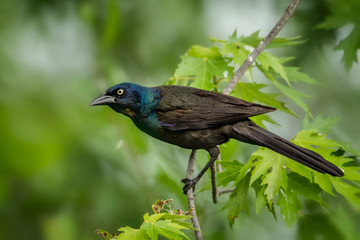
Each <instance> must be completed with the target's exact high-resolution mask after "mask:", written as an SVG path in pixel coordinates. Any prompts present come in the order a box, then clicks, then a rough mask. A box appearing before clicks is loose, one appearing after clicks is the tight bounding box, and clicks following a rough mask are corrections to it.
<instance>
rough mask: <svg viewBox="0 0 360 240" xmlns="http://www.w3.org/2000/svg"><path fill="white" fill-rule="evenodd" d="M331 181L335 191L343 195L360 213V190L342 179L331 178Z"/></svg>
mask: <svg viewBox="0 0 360 240" xmlns="http://www.w3.org/2000/svg"><path fill="white" fill-rule="evenodd" d="M330 180H331V183H332V184H333V186H334V188H335V190H336V191H337V192H338V193H340V194H341V195H343V196H344V197H345V198H346V200H348V201H349V203H350V204H351V205H352V206H353V207H354V208H355V209H356V210H358V211H360V189H359V188H357V187H354V186H352V185H350V184H348V183H345V182H344V181H342V180H341V179H340V178H331V179H330Z"/></svg>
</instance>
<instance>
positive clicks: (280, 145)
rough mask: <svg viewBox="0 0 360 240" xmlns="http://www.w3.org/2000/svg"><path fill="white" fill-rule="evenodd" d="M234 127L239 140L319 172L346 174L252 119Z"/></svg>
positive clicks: (333, 174)
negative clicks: (264, 148) (258, 124)
mask: <svg viewBox="0 0 360 240" xmlns="http://www.w3.org/2000/svg"><path fill="white" fill-rule="evenodd" d="M232 127H233V130H234V131H235V133H234V136H233V138H235V139H238V140H239V141H243V142H247V143H250V144H256V145H260V146H263V147H266V148H269V149H271V150H273V151H275V152H277V153H280V154H281V155H284V156H285V157H288V158H291V159H293V160H295V161H297V162H299V163H301V164H303V165H305V166H307V167H309V168H312V169H314V170H316V171H318V172H321V173H328V174H330V175H332V176H337V177H342V176H344V172H343V171H342V170H341V169H340V168H338V167H337V166H335V165H334V164H332V163H331V162H328V161H326V160H325V159H324V158H323V157H322V156H320V155H319V154H317V153H315V152H313V151H311V150H309V149H306V148H303V147H300V146H298V145H296V144H294V143H292V142H290V141H288V140H286V139H284V138H282V137H280V136H277V135H275V134H273V133H271V132H269V131H267V130H265V129H263V128H261V127H259V126H257V125H256V124H255V123H254V122H253V121H251V120H248V121H243V122H239V123H236V124H234V125H233V126H232Z"/></svg>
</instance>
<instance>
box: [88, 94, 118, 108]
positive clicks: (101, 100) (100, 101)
mask: <svg viewBox="0 0 360 240" xmlns="http://www.w3.org/2000/svg"><path fill="white" fill-rule="evenodd" d="M110 103H115V98H114V97H113V96H108V95H104V94H102V95H100V96H98V97H97V98H95V99H94V100H93V101H92V102H91V103H90V106H96V105H109V104H110Z"/></svg>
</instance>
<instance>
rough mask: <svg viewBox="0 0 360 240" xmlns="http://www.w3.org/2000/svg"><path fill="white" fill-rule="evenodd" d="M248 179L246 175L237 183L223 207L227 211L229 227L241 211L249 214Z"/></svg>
mask: <svg viewBox="0 0 360 240" xmlns="http://www.w3.org/2000/svg"><path fill="white" fill-rule="evenodd" d="M249 179H250V178H249V174H248V175H246V177H245V178H243V179H242V180H241V181H240V182H239V183H237V185H236V187H235V190H234V191H233V192H232V193H231V195H230V197H229V201H228V202H227V203H226V205H225V206H224V207H223V209H229V212H228V216H227V218H228V222H229V224H230V226H231V227H232V226H233V225H234V222H235V219H236V218H238V217H239V215H240V212H241V211H244V212H246V213H247V214H249V205H248V200H247V194H248V189H249Z"/></svg>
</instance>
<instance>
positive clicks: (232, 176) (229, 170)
mask: <svg viewBox="0 0 360 240" xmlns="http://www.w3.org/2000/svg"><path fill="white" fill-rule="evenodd" d="M219 163H220V164H221V166H222V167H223V168H224V169H225V171H222V172H220V173H218V175H217V185H218V186H224V187H225V186H227V185H228V184H229V183H230V182H233V181H236V179H237V177H238V175H239V172H240V171H241V169H242V168H243V166H244V164H242V163H240V162H239V161H231V162H230V161H220V162H219Z"/></svg>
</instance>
